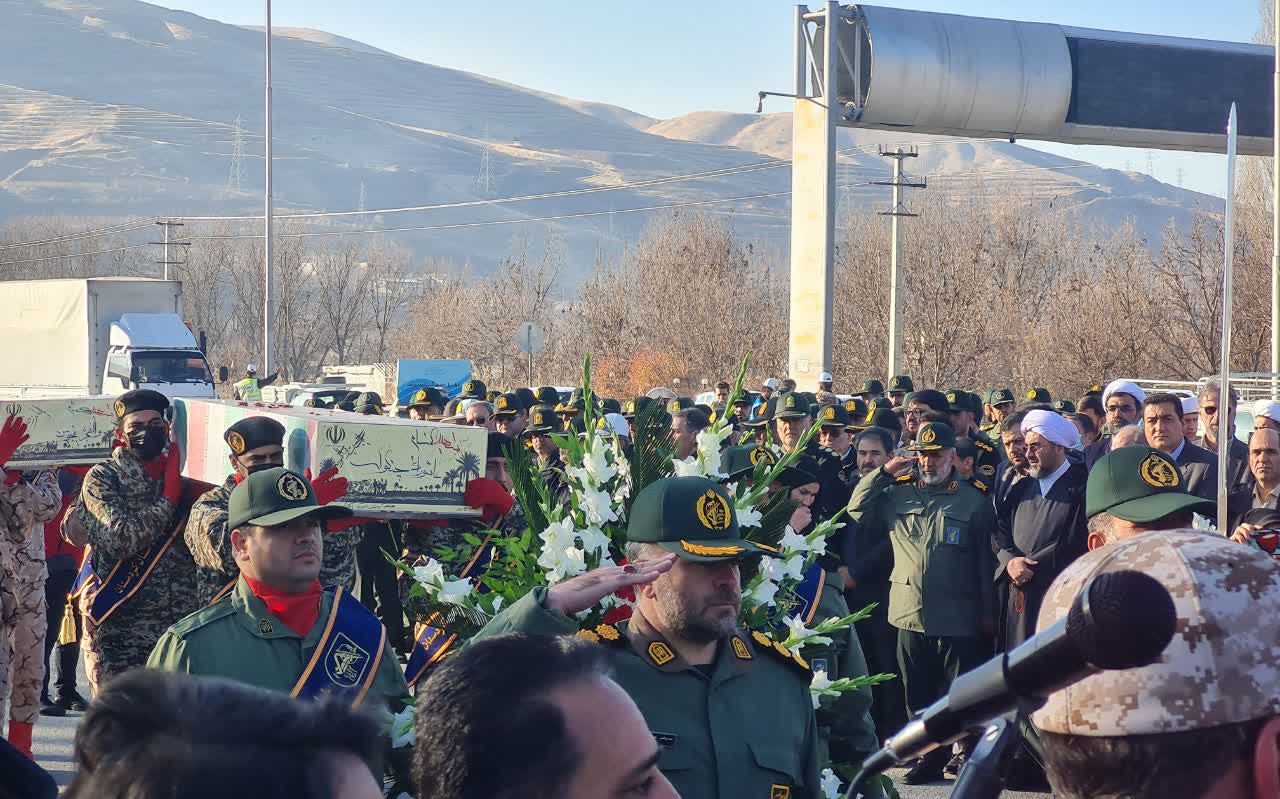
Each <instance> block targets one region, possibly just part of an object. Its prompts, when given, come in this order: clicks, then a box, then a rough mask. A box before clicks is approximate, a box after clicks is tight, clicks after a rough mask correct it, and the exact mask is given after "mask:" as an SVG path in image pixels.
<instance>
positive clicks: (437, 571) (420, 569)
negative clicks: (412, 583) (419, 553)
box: [413, 558, 444, 587]
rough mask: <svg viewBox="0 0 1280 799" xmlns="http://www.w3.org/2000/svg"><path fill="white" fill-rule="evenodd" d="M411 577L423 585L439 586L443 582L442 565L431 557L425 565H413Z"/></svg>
mask: <svg viewBox="0 0 1280 799" xmlns="http://www.w3.org/2000/svg"><path fill="white" fill-rule="evenodd" d="M413 579H414V580H416V581H418V583H420V584H421V585H423V586H428V587H439V586H440V585H441V584H443V583H444V566H441V565H440V562H439V561H437V560H436V559H435V558H431V559H430V560H428V561H427V564H426V565H425V566H414V567H413Z"/></svg>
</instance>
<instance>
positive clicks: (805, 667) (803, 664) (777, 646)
mask: <svg viewBox="0 0 1280 799" xmlns="http://www.w3.org/2000/svg"><path fill="white" fill-rule="evenodd" d="M751 640H753V641H755V642H756V646H758V647H759V648H760V649H762V650H765V651H767V652H771V653H773V655H774V656H775V657H777V658H779V659H780V660H784V661H786V662H787V663H788V664H790V665H791V666H792V668H797V669H800V670H801V671H803V672H804V673H805V676H809V675H810V673H811V670H810V668H809V662H808V661H806V660H805V659H804V658H802V657H800V656H799V655H797V654H796V653H795V652H792V651H791V650H790V649H787V648H786V647H785V646H783V645H782V642H781V641H776V640H774V639H773V638H772V637H771V636H770V635H768V634H767V633H762V632H760V631H759V630H752V631H751Z"/></svg>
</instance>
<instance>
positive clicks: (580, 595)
mask: <svg viewBox="0 0 1280 799" xmlns="http://www.w3.org/2000/svg"><path fill="white" fill-rule="evenodd" d="M675 562H676V556H675V555H674V554H672V555H664V556H663V557H661V558H657V559H656V560H640V561H636V562H635V563H628V564H627V565H626V566H605V567H604V568H601V569H592V570H591V571H589V572H587V573H586V574H579V575H578V576H577V577H574V578H573V579H570V580H565V581H564V582H562V583H556V584H555V585H553V586H552V587H551V589H550V590H549V591H547V599H546V607H547V610H558V611H560V612H561V613H563V614H565V615H566V616H571V615H573V614H575V613H580V612H582V611H584V610H587V609H588V608H592V607H595V606H596V604H597V603H598V602H599V601H600V600H602V599H604V598H605V597H607V596H609V595H610V594H613V593H617V592H618V591H621V590H622V589H624V588H632V587H634V586H637V585H645V584H647V583H651V582H653V581H654V580H656V579H658V578H659V577H660V576H662V574H663V573H664V572H668V571H670V570H671V567H672V566H674V565H675Z"/></svg>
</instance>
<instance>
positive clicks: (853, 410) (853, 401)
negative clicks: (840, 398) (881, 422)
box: [842, 397, 867, 422]
mask: <svg viewBox="0 0 1280 799" xmlns="http://www.w3.org/2000/svg"><path fill="white" fill-rule="evenodd" d="M842 407H843V408H844V412H845V413H847V414H849V418H850V419H852V420H853V421H855V422H856V421H858V420H860V419H862V418H863V417H865V416H866V415H867V403H866V402H864V401H863V400H862V397H850V398H849V399H847V400H845V401H844V402H843V403H842Z"/></svg>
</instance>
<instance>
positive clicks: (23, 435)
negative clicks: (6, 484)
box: [0, 416, 30, 468]
mask: <svg viewBox="0 0 1280 799" xmlns="http://www.w3.org/2000/svg"><path fill="white" fill-rule="evenodd" d="M28 438H30V436H28V435H27V423H26V422H24V421H23V420H22V417H21V416H10V417H9V418H8V419H5V420H4V426H3V427H0V468H3V467H4V465H5V464H6V463H8V462H9V459H10V458H12V457H13V453H15V452H17V451H18V447H21V446H22V445H23V444H25V443H27V439H28Z"/></svg>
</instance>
